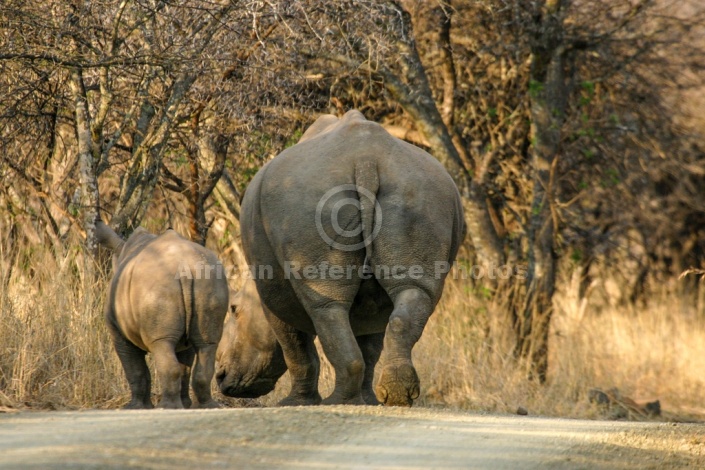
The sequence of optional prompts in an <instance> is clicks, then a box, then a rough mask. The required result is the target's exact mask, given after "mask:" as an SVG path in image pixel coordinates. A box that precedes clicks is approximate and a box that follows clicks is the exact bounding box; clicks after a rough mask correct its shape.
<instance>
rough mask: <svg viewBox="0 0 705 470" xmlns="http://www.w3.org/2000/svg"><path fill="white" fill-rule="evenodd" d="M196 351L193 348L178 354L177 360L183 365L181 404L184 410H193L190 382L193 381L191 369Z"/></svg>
mask: <svg viewBox="0 0 705 470" xmlns="http://www.w3.org/2000/svg"><path fill="white" fill-rule="evenodd" d="M194 357H196V351H195V350H194V349H193V347H190V348H188V349H185V350H183V351H179V352H177V353H176V359H177V360H178V361H179V363H180V364H181V404H182V405H184V408H191V405H192V402H191V396H190V395H189V382H190V380H191V367H192V366H193V358H194Z"/></svg>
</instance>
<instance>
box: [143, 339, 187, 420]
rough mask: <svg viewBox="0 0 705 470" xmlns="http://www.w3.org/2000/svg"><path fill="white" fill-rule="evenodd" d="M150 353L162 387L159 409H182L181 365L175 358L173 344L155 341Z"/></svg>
mask: <svg viewBox="0 0 705 470" xmlns="http://www.w3.org/2000/svg"><path fill="white" fill-rule="evenodd" d="M150 352H151V353H152V355H153V356H154V362H155V364H156V367H157V376H158V377H159V382H160V384H161V386H162V398H161V400H160V401H159V405H158V406H159V408H176V409H180V408H183V407H184V405H183V403H182V402H181V378H182V376H183V365H182V364H181V363H179V360H178V359H177V357H176V352H175V351H174V344H172V343H171V342H170V341H163V340H162V341H157V342H156V343H154V344H153V345H152V348H151V351H150Z"/></svg>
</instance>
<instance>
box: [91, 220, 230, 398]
mask: <svg viewBox="0 0 705 470" xmlns="http://www.w3.org/2000/svg"><path fill="white" fill-rule="evenodd" d="M96 236H97V239H98V242H99V243H100V244H101V245H103V246H105V247H107V248H109V249H111V250H113V278H112V280H111V282H110V288H109V292H108V296H107V299H106V304H105V318H106V322H107V325H108V329H109V330H110V333H111V335H112V338H113V343H114V345H115V351H116V352H117V354H118V357H119V358H120V362H121V363H122V366H123V369H124V371H125V375H126V376H127V381H128V383H129V385H130V391H131V393H132V399H131V401H130V402H129V403H128V404H127V405H126V406H125V408H152V407H153V405H152V401H151V399H150V395H151V381H150V375H149V369H148V368H147V363H146V361H145V355H146V353H147V352H149V353H151V354H152V355H153V356H154V361H155V364H156V368H157V374H158V376H159V381H160V383H161V385H162V398H161V401H160V402H159V407H160V408H189V407H191V405H192V402H191V398H190V397H189V378H190V376H191V375H193V377H191V379H192V382H191V386H192V387H193V391H194V395H195V398H196V403H193V407H198V408H214V407H217V406H218V404H217V403H216V402H215V401H214V400H213V398H212V397H211V379H212V378H213V372H214V368H215V353H216V348H217V345H218V341H220V337H221V334H222V330H223V320H224V318H225V315H226V313H227V310H228V305H229V298H228V297H229V289H228V285H227V281H226V280H225V276H224V275H222V273H223V271H222V266H221V265H220V262H219V261H218V258H217V257H216V255H215V254H214V253H213V252H211V251H210V250H207V249H206V248H204V247H202V246H200V245H198V244H196V243H192V242H190V241H188V240H186V239H184V238H183V237H181V236H180V235H179V234H177V233H176V232H174V231H173V230H167V231H166V232H164V233H163V234H162V235H160V236H156V235H153V234H151V233H149V232H147V231H146V230H145V229H143V228H141V227H140V228H138V229H137V230H135V232H134V233H133V234H132V236H130V237H129V238H128V239H127V241H123V240H122V239H121V238H120V237H119V236H118V235H117V234H116V233H115V232H114V231H113V230H112V229H110V227H108V226H107V225H105V224H104V223H103V222H101V221H98V222H96ZM219 267H220V273H221V275H220V276H218V275H217V272H218V271H217V270H218V269H219ZM208 270H210V271H208ZM207 271H208V272H207ZM194 358H195V362H194ZM192 366H193V374H191V367H192Z"/></svg>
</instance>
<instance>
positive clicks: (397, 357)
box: [375, 287, 434, 406]
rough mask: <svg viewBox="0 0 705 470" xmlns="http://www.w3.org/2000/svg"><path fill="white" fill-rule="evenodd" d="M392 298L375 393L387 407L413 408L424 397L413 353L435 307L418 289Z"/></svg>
mask: <svg viewBox="0 0 705 470" xmlns="http://www.w3.org/2000/svg"><path fill="white" fill-rule="evenodd" d="M390 297H392V301H393V302H394V310H393V311H392V314H391V316H390V317H389V324H388V325H387V331H386V333H385V337H384V349H383V350H382V370H381V371H380V374H379V380H378V381H377V384H376V386H375V391H376V392H377V397H379V399H380V400H381V401H382V403H384V404H385V405H390V406H411V405H412V403H413V401H414V400H415V399H416V398H418V397H419V394H420V389H419V378H418V375H417V374H416V369H414V366H413V364H412V362H411V349H412V348H413V347H414V345H415V344H416V342H417V341H418V340H419V338H420V337H421V333H422V332H423V328H424V326H426V322H427V321H428V318H429V317H430V316H431V313H432V312H433V307H434V305H433V302H432V301H431V299H430V298H429V296H428V295H427V294H426V293H425V292H424V291H423V290H421V289H420V288H416V287H410V288H406V289H403V290H399V291H397V293H396V295H391V294H390Z"/></svg>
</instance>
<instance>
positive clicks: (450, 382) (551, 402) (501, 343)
mask: <svg viewBox="0 0 705 470" xmlns="http://www.w3.org/2000/svg"><path fill="white" fill-rule="evenodd" d="M561 285H562V286H563V289H562V291H561V292H560V293H559V294H558V295H556V297H555V299H554V305H555V313H554V318H553V323H552V332H551V340H550V366H549V379H548V383H547V384H545V385H543V386H541V385H539V384H537V383H535V382H532V381H529V380H527V379H526V368H525V367H524V366H523V365H522V364H521V363H519V362H517V361H516V360H515V359H514V356H513V352H512V341H511V339H510V338H511V335H510V329H509V328H508V325H507V322H506V321H503V319H506V318H507V314H506V312H507V308H508V306H507V305H503V304H502V302H503V299H501V298H500V299H499V300H498V301H495V302H488V303H487V305H486V306H483V305H482V302H479V301H478V300H477V296H472V295H462V292H463V289H465V290H466V291H467V290H469V289H471V286H470V284H469V281H464V280H451V281H450V282H449V283H448V285H447V288H446V292H445V293H444V297H443V299H442V300H441V303H440V305H439V308H438V309H437V311H436V313H435V314H434V316H433V317H432V318H431V320H430V322H429V324H428V326H427V328H426V331H425V333H424V336H423V337H422V339H421V341H420V342H419V344H418V345H417V346H416V348H415V350H414V357H415V362H416V364H417V366H418V369H419V374H420V376H421V381H422V385H423V396H422V400H421V403H422V404H426V405H445V406H451V407H458V408H468V409H475V410H487V411H499V412H508V413H514V412H516V410H517V408H518V407H519V406H522V407H524V408H526V409H528V410H529V411H530V412H531V413H532V414H541V415H552V416H570V417H598V416H604V413H603V410H599V409H597V408H595V407H594V406H592V405H591V404H589V403H588V399H587V393H588V390H589V389H590V388H593V387H598V388H603V389H609V388H612V387H617V388H618V389H619V390H620V391H621V392H622V394H623V395H625V396H629V397H631V398H633V399H635V400H637V401H650V400H653V399H659V400H660V401H661V405H662V407H663V408H664V410H665V413H664V414H665V415H666V416H667V417H671V418H677V417H681V418H686V419H687V418H693V417H695V418H699V417H700V416H705V408H703V407H702V404H701V398H702V394H701V391H702V390H703V386H705V378H704V377H703V376H702V373H701V371H702V370H703V368H704V367H705V317H704V315H703V314H704V313H705V312H703V311H702V310H699V309H698V308H696V307H695V306H694V305H693V304H694V303H693V302H692V299H684V298H672V297H671V296H669V295H668V294H666V293H662V294H660V295H653V296H652V297H651V299H650V302H649V304H650V306H649V307H648V308H637V307H634V306H625V307H623V308H611V309H609V310H603V311H601V312H600V313H595V312H594V311H591V310H590V308H589V305H586V304H585V301H584V299H581V298H579V296H578V295H577V292H578V279H577V277H573V278H571V279H568V280H566V281H565V282H563V283H561ZM500 297H501V296H500ZM473 299H474V300H473Z"/></svg>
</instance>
